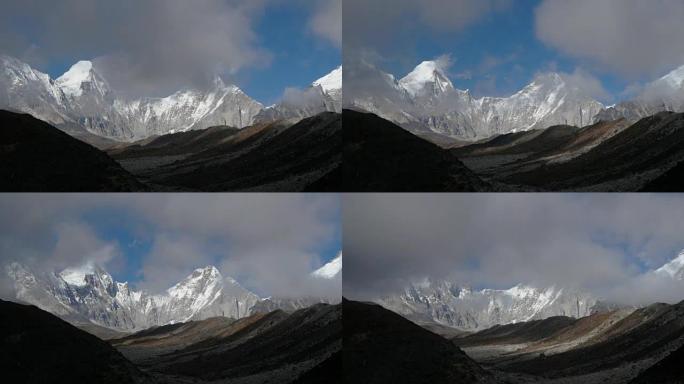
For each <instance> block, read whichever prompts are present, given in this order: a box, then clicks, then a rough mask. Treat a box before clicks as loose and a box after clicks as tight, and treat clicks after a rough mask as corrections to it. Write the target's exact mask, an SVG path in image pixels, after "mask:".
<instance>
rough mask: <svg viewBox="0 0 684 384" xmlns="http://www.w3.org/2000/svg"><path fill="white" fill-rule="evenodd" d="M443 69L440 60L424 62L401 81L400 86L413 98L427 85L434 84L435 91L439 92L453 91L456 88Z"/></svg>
mask: <svg viewBox="0 0 684 384" xmlns="http://www.w3.org/2000/svg"><path fill="white" fill-rule="evenodd" d="M443 67H444V65H443V64H442V63H441V61H440V60H429V61H423V62H422V63H420V64H418V66H416V68H414V69H413V71H411V72H410V73H409V74H408V75H406V76H405V77H404V78H403V79H401V80H399V84H400V85H401V86H402V87H403V88H404V89H405V90H406V91H407V92H408V93H409V94H411V95H412V96H415V95H417V94H418V93H419V92H421V91H422V90H423V89H424V88H425V86H426V85H427V84H434V86H435V90H437V91H439V92H445V91H446V90H448V89H453V88H454V86H453V84H451V81H450V80H449V78H448V77H447V75H446V74H445V73H444V69H443Z"/></svg>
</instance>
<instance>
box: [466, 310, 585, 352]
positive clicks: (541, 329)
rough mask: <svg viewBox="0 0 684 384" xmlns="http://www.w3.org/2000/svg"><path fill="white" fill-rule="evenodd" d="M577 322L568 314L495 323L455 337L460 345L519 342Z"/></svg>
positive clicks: (542, 335) (546, 335) (536, 337)
mask: <svg viewBox="0 0 684 384" xmlns="http://www.w3.org/2000/svg"><path fill="white" fill-rule="evenodd" d="M575 322H577V320H576V319H573V318H572V317H567V316H554V317H549V318H546V319H543V320H533V321H526V322H523V323H516V324H506V325H495V326H493V327H491V328H488V329H485V330H483V331H480V332H477V333H474V334H471V335H467V336H465V337H456V338H453V341H454V343H455V344H456V345H458V346H460V347H465V346H470V345H486V344H519V343H529V342H533V341H539V340H542V339H545V338H547V337H549V336H551V335H553V334H555V333H557V332H558V331H560V330H562V329H565V328H567V327H569V326H571V325H573V324H574V323H575Z"/></svg>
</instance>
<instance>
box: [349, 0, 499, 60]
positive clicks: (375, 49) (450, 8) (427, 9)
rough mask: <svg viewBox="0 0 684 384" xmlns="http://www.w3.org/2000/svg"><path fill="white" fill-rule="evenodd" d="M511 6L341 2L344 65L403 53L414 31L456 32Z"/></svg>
mask: <svg viewBox="0 0 684 384" xmlns="http://www.w3.org/2000/svg"><path fill="white" fill-rule="evenodd" d="M511 4H512V1H511V0H450V1H444V0H421V1H416V0H373V1H367V0H345V1H344V8H343V10H342V20H343V21H344V30H343V43H344V60H345V64H346V63H347V61H353V60H358V59H359V58H363V59H364V60H367V61H375V60H379V59H380V57H385V58H386V57H387V56H393V55H401V54H407V53H408V52H410V50H411V47H412V44H413V43H415V41H414V40H415V37H414V36H413V35H414V34H415V30H416V29H417V28H428V29H430V30H432V31H434V32H437V33H442V32H458V31H460V30H462V29H463V28H465V27H467V26H468V25H471V24H472V23H474V22H475V21H477V20H479V19H480V18H481V17H483V16H484V15H486V14H487V13H489V12H492V11H498V10H503V9H506V8H507V7H509V6H510V5H511Z"/></svg>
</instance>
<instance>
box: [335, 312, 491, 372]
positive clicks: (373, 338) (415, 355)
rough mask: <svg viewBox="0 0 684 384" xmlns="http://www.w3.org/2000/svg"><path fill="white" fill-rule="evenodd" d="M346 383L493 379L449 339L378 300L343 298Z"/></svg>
mask: <svg viewBox="0 0 684 384" xmlns="http://www.w3.org/2000/svg"><path fill="white" fill-rule="evenodd" d="M343 308H344V317H343V319H342V320H343V323H344V350H343V361H344V363H343V366H344V367H345V370H344V382H345V383H349V384H352V383H367V384H384V383H392V384H401V383H407V384H408V383H411V384H421V383H425V384H428V383H429V384H442V383H444V384H447V383H463V384H467V383H491V382H493V378H492V377H491V375H490V374H489V373H487V372H486V371H485V370H484V369H482V368H481V367H480V366H478V364H477V363H475V362H474V361H473V360H471V359H470V358H469V357H468V356H466V354H465V353H463V351H461V350H460V349H459V348H458V347H457V346H455V345H454V344H453V343H451V342H450V341H449V340H447V339H444V338H442V337H441V336H438V335H436V334H434V333H432V332H430V331H428V330H426V329H424V328H422V327H420V326H418V325H416V324H414V323H412V322H411V321H409V320H407V319H405V318H403V317H401V316H400V315H398V314H396V313H394V312H391V311H389V310H386V309H384V308H382V307H381V306H379V305H376V304H368V303H361V302H355V301H347V300H344V301H343Z"/></svg>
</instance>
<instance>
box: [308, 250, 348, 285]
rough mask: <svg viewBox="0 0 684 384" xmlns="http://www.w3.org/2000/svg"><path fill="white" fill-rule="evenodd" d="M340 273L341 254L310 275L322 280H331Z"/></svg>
mask: <svg viewBox="0 0 684 384" xmlns="http://www.w3.org/2000/svg"><path fill="white" fill-rule="evenodd" d="M340 271H342V252H340V253H338V254H337V257H335V258H334V259H332V260H331V261H329V262H328V263H326V264H325V265H324V266H322V267H320V268H318V269H317V270H315V271H313V272H312V273H311V274H312V275H313V276H314V277H318V278H322V279H332V278H334V277H336V276H338V275H339V273H340Z"/></svg>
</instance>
